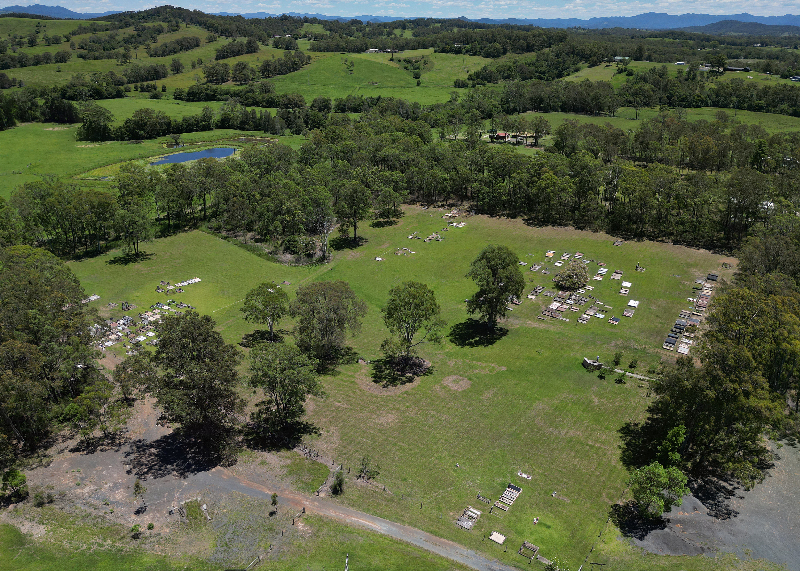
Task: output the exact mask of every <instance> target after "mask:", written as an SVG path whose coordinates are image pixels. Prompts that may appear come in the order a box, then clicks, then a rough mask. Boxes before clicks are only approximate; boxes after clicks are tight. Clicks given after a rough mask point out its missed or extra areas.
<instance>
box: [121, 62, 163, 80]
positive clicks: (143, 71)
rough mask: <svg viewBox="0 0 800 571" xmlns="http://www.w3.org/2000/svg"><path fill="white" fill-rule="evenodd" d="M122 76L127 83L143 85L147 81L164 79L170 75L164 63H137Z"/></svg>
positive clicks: (126, 69)
mask: <svg viewBox="0 0 800 571" xmlns="http://www.w3.org/2000/svg"><path fill="white" fill-rule="evenodd" d="M122 75H123V76H125V81H126V82H127V83H142V82H145V81H155V80H157V79H164V78H165V77H167V76H168V75H169V70H168V69H167V66H166V65H164V64H163V63H156V64H150V65H142V64H138V63H135V64H133V65H131V66H130V67H127V68H125V71H123V72H122Z"/></svg>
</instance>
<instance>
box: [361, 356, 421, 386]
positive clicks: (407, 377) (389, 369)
mask: <svg viewBox="0 0 800 571" xmlns="http://www.w3.org/2000/svg"><path fill="white" fill-rule="evenodd" d="M432 373H433V367H432V366H431V364H430V363H429V362H427V361H425V360H423V359H419V358H416V359H415V360H414V362H412V363H410V364H407V365H406V366H405V367H402V366H398V364H397V363H396V362H395V361H394V360H393V359H386V358H384V359H376V360H374V361H373V362H372V382H374V383H375V384H379V385H381V386H382V387H383V388H388V387H399V386H402V385H406V384H408V383H413V382H414V380H415V379H416V378H417V377H426V376H428V375H430V374H432Z"/></svg>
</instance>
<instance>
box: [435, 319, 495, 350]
mask: <svg viewBox="0 0 800 571" xmlns="http://www.w3.org/2000/svg"><path fill="white" fill-rule="evenodd" d="M506 335H508V329H506V328H505V327H498V326H495V327H489V326H488V325H486V323H484V322H483V321H478V320H477V319H472V318H469V319H467V320H466V321H463V322H461V323H456V324H455V325H453V327H451V328H450V333H448V334H447V338H448V339H449V340H450V342H451V343H453V345H458V346H459V347H488V346H490V345H494V344H495V343H497V342H498V341H499V340H500V339H502V338H503V337H505V336H506Z"/></svg>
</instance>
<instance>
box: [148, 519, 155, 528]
mask: <svg viewBox="0 0 800 571" xmlns="http://www.w3.org/2000/svg"><path fill="white" fill-rule="evenodd" d="M154 527H155V524H154V523H153V522H152V521H151V522H150V523H148V524H147V529H153V528H154Z"/></svg>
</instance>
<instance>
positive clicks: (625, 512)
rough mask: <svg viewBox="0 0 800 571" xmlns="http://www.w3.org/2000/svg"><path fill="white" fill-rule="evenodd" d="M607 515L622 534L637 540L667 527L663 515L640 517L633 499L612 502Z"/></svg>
mask: <svg viewBox="0 0 800 571" xmlns="http://www.w3.org/2000/svg"><path fill="white" fill-rule="evenodd" d="M608 516H609V517H610V518H611V521H613V522H614V525H616V526H617V528H619V530H620V531H621V532H622V535H624V536H625V537H632V538H634V539H638V540H639V541H642V540H643V539H644V538H645V537H647V535H648V534H649V533H650V532H652V531H657V530H659V529H666V528H667V520H665V519H664V518H663V517H657V518H645V517H642V516H641V515H640V514H639V512H638V511H637V510H636V505H635V504H634V502H633V501H629V502H626V503H624V504H614V505H613V506H611V509H610V510H609V514H608Z"/></svg>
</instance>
